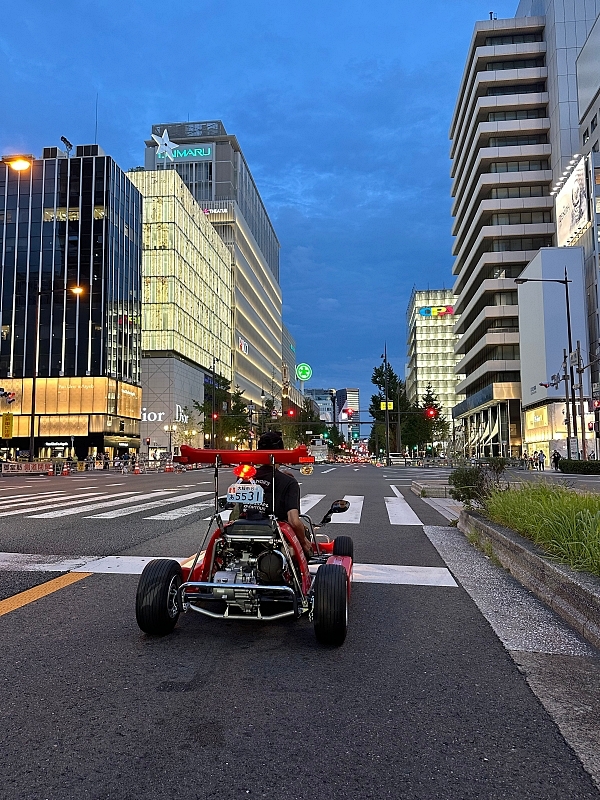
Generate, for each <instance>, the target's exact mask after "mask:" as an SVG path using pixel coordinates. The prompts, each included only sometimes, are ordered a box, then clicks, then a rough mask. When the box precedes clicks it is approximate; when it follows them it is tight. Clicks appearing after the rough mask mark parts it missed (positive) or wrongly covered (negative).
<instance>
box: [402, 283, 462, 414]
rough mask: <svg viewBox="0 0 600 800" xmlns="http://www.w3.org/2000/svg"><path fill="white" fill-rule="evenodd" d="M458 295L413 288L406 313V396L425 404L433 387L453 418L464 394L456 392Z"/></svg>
mask: <svg viewBox="0 0 600 800" xmlns="http://www.w3.org/2000/svg"><path fill="white" fill-rule="evenodd" d="M455 303H456V297H455V295H454V294H453V293H452V291H451V290H450V289H426V290H422V291H417V289H413V292H412V295H411V297H410V301H409V303H408V309H407V312H406V327H407V352H408V364H407V368H406V397H407V399H408V402H409V403H411V405H422V403H423V396H424V395H425V393H426V392H427V387H428V386H431V388H432V390H433V392H434V394H435V395H436V396H437V398H438V402H439V404H440V405H441V406H442V409H443V411H442V413H443V415H444V417H445V418H446V419H447V420H448V421H451V420H452V409H453V408H454V406H455V405H456V404H457V403H459V402H460V401H461V400H462V399H463V397H462V396H461V395H457V393H456V384H457V383H458V382H459V381H460V380H461V377H462V376H459V375H457V374H456V369H455V368H456V364H457V362H458V360H459V358H458V357H457V355H456V353H455V350H454V348H455V346H456V344H457V341H458V336H457V335H456V334H455V333H454V326H455V325H456V324H457V322H458V316H457V315H456V314H455V313H454V304H455Z"/></svg>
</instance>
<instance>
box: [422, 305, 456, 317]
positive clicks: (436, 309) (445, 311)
mask: <svg viewBox="0 0 600 800" xmlns="http://www.w3.org/2000/svg"><path fill="white" fill-rule="evenodd" d="M419 314H420V315H421V316H422V317H446V316H448V315H449V314H454V308H453V306H424V307H423V308H420V309H419Z"/></svg>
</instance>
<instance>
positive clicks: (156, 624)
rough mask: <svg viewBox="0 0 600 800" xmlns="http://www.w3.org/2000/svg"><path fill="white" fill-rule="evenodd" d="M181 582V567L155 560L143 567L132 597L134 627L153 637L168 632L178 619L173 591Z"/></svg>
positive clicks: (170, 562) (162, 559)
mask: <svg viewBox="0 0 600 800" xmlns="http://www.w3.org/2000/svg"><path fill="white" fill-rule="evenodd" d="M182 583H183V576H182V572H181V564H179V562H177V561H172V560H171V559H169V558H155V559H154V560H153V561H149V562H148V564H146V566H145V567H144V571H143V572H142V574H141V576H140V582H139V583H138V588H137V595H136V598H135V617H136V619H137V624H138V625H139V626H140V628H141V629H142V630H143V631H144V633H149V634H151V635H153V636H164V635H165V634H167V633H171V631H172V630H173V628H174V627H175V625H176V624H177V620H178V619H179V612H180V608H179V604H178V602H177V590H178V589H179V587H180V586H181V584H182Z"/></svg>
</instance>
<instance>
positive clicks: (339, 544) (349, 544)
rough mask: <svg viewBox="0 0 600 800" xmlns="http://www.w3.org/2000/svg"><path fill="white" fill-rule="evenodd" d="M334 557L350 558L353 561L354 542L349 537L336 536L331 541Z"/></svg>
mask: <svg viewBox="0 0 600 800" xmlns="http://www.w3.org/2000/svg"><path fill="white" fill-rule="evenodd" d="M333 555H334V556H350V558H351V559H352V560H354V542H353V541H352V539H351V537H350V536H336V537H335V539H334V540H333Z"/></svg>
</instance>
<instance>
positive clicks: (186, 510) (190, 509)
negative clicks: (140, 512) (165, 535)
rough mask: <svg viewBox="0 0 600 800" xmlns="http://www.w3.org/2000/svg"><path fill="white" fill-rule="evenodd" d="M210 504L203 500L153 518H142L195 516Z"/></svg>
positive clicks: (208, 501) (210, 502)
mask: <svg viewBox="0 0 600 800" xmlns="http://www.w3.org/2000/svg"><path fill="white" fill-rule="evenodd" d="M203 494H204V492H203ZM212 502H213V501H212V500H205V501H204V502H203V503H193V504H192V505H191V506H183V507H182V508H173V509H171V511H163V513H162V514H155V515H154V516H153V517H144V519H179V518H180V517H187V516H188V515H189V514H195V513H196V511H202V510H204V509H205V508H208V507H209V506H211V505H212Z"/></svg>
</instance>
